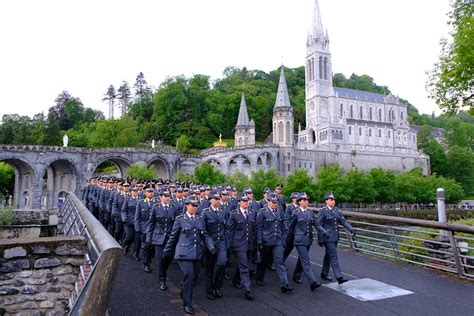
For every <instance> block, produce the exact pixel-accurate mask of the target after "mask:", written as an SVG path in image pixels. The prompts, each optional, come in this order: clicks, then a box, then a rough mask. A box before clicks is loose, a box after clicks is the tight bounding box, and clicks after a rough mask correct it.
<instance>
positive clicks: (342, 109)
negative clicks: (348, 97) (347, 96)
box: [339, 103, 344, 117]
mask: <svg viewBox="0 0 474 316" xmlns="http://www.w3.org/2000/svg"><path fill="white" fill-rule="evenodd" d="M340 113H341V115H339V116H340V117H343V116H344V115H343V114H344V105H343V104H342V103H341V107H340Z"/></svg>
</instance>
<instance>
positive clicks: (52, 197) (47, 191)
mask: <svg viewBox="0 0 474 316" xmlns="http://www.w3.org/2000/svg"><path fill="white" fill-rule="evenodd" d="M78 178H79V177H78V172H77V170H76V167H75V166H74V164H73V163H72V162H70V161H69V160H64V159H59V160H55V161H53V162H51V163H50V164H49V165H48V167H47V168H46V170H45V173H44V175H43V180H44V183H43V190H42V191H43V198H42V199H43V201H42V204H43V205H44V206H46V207H48V208H54V207H57V206H58V202H59V194H60V192H65V191H70V192H74V193H76V189H77V187H78V183H77V181H78Z"/></svg>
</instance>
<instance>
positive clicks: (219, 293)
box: [214, 288, 222, 298]
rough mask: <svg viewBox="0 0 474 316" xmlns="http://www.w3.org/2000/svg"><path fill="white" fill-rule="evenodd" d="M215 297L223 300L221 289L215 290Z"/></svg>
mask: <svg viewBox="0 0 474 316" xmlns="http://www.w3.org/2000/svg"><path fill="white" fill-rule="evenodd" d="M214 296H215V297H216V298H221V297H222V291H221V289H220V288H216V289H215V290H214Z"/></svg>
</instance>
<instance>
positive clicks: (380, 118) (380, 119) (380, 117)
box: [379, 109, 382, 122]
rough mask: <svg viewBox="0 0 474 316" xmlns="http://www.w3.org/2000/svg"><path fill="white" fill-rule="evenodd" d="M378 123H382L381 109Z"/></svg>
mask: <svg viewBox="0 0 474 316" xmlns="http://www.w3.org/2000/svg"><path fill="white" fill-rule="evenodd" d="M379 121H380V122H382V109H379Z"/></svg>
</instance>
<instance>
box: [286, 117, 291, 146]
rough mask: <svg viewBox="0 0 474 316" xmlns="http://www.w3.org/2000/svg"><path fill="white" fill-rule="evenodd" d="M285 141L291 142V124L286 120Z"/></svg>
mask: <svg viewBox="0 0 474 316" xmlns="http://www.w3.org/2000/svg"><path fill="white" fill-rule="evenodd" d="M285 143H286V144H290V143H291V124H290V122H286V137H285Z"/></svg>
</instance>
